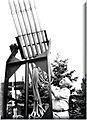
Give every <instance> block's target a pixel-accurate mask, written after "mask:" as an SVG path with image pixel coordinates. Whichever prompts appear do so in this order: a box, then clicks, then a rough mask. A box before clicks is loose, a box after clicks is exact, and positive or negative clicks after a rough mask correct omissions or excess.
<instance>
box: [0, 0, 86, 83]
mask: <svg viewBox="0 0 87 120" xmlns="http://www.w3.org/2000/svg"><path fill="white" fill-rule="evenodd" d="M35 2H36V6H37V11H38V15H39V18H40V21H41V25H42V28H43V29H46V30H47V34H48V38H49V39H51V41H52V47H51V48H52V55H51V56H52V57H51V58H52V60H53V59H54V58H55V56H56V53H58V54H59V55H60V58H61V59H67V58H68V59H69V60H68V69H69V70H76V76H78V77H79V81H81V79H82V78H83V76H84V72H83V69H84V68H83V65H84V64H83V63H84V47H83V45H84V44H83V43H84V8H83V6H84V3H85V2H86V0H35ZM15 37H16V30H15V27H14V23H13V19H12V16H11V13H10V9H9V5H8V0H1V1H0V79H1V78H2V80H3V79H4V74H5V62H6V60H7V58H8V56H9V55H10V50H9V45H10V44H12V43H15V41H16V40H15Z"/></svg>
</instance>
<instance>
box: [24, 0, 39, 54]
mask: <svg viewBox="0 0 87 120" xmlns="http://www.w3.org/2000/svg"><path fill="white" fill-rule="evenodd" d="M23 3H24V8H25V12H26V16H27V19H28V23H29V26H30V30H31V31H30V32H31V34H32V33H33V29H32V25H31V22H30V17H29V14H28V11H27V7H26V3H25V1H24V0H23ZM32 38H33V41H34V44H35V48H36V52H37V54H39V50H38V46H37V43H36V38H35V35H34V34H32Z"/></svg>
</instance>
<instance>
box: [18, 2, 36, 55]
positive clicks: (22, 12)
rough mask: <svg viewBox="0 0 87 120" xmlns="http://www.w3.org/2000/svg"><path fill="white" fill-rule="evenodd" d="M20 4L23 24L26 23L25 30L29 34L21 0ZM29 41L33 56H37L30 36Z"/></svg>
mask: <svg viewBox="0 0 87 120" xmlns="http://www.w3.org/2000/svg"><path fill="white" fill-rule="evenodd" d="M18 4H19V8H20V13H21V15H22V19H23V23H24V26H25V30H26V33H27V34H28V27H27V25H26V21H25V17H24V11H23V10H22V7H21V4H20V2H19V0H18ZM28 40H29V43H30V46H31V50H32V54H33V56H35V53H34V49H33V46H32V41H31V38H30V36H29V35H28Z"/></svg>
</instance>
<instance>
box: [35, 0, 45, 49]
mask: <svg viewBox="0 0 87 120" xmlns="http://www.w3.org/2000/svg"><path fill="white" fill-rule="evenodd" d="M33 3H34V8H35V13H36V17H37V21H38V25H39V29H40V31H42V28H41V24H40V20H39V17H38V13H37V9H36V5H35V1H34V0H33ZM41 35H42V39H43V42H45V38H44V34H43V31H42V32H41ZM44 47H45V50H47V47H46V43H44Z"/></svg>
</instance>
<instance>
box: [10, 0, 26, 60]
mask: <svg viewBox="0 0 87 120" xmlns="http://www.w3.org/2000/svg"><path fill="white" fill-rule="evenodd" d="M8 3H9V7H10V10H11V14H12V18H13V22H14V25H15V28H16V31H17V35H18V36H19V35H20V32H19V29H18V26H17V23H16V20H15V16H14V14H13V11H12V6H11V3H10V1H9V0H8ZM19 42H20V45H21V48H22V51H23V56H24V58H26V54H25V51H24V49H23V44H22V38H21V37H19Z"/></svg>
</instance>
